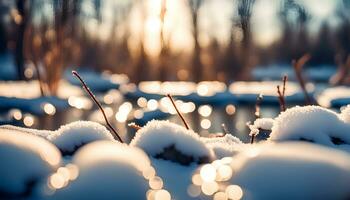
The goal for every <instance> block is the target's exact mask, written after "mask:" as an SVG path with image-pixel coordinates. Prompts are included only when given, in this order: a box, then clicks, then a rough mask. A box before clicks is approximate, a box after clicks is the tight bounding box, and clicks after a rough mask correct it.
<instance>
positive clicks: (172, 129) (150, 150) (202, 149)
mask: <svg viewBox="0 0 350 200" xmlns="http://www.w3.org/2000/svg"><path fill="white" fill-rule="evenodd" d="M130 145H131V146H136V147H139V148H141V149H143V150H144V151H145V152H146V153H147V154H148V155H150V156H153V157H156V158H157V157H161V158H163V157H162V154H167V149H168V150H169V149H170V150H174V151H177V152H179V153H180V154H181V156H184V157H189V159H190V160H192V159H193V162H201V160H202V159H211V158H212V157H213V152H212V151H211V150H210V149H209V148H208V147H207V146H206V145H205V144H204V143H203V142H202V141H201V139H200V137H199V136H198V134H196V133H195V132H193V131H192V130H187V129H186V128H184V127H182V126H180V125H177V124H174V123H170V122H168V121H157V120H152V121H150V122H148V123H147V124H146V126H144V127H143V128H142V129H140V130H138V131H137V132H136V135H135V137H134V138H133V139H132V141H131V142H130ZM181 156H180V157H181ZM187 164H188V163H187Z"/></svg>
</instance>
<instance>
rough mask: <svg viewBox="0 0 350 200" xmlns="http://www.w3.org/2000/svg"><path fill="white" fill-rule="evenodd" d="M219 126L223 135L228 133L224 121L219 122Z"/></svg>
mask: <svg viewBox="0 0 350 200" xmlns="http://www.w3.org/2000/svg"><path fill="white" fill-rule="evenodd" d="M221 128H222V132H223V133H224V135H227V134H230V132H229V131H228V130H227V127H226V125H225V124H224V123H222V124H221Z"/></svg>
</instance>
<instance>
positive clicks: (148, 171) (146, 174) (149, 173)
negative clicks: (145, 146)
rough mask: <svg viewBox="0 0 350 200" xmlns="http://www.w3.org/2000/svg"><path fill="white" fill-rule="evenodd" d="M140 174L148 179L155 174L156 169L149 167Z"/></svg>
mask: <svg viewBox="0 0 350 200" xmlns="http://www.w3.org/2000/svg"><path fill="white" fill-rule="evenodd" d="M142 175H143V177H145V179H147V180H149V179H151V178H153V177H154V176H155V175H156V170H154V168H153V167H149V168H147V169H146V170H144V171H143V172H142Z"/></svg>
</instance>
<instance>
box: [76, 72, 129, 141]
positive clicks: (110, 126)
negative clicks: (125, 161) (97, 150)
mask: <svg viewBox="0 0 350 200" xmlns="http://www.w3.org/2000/svg"><path fill="white" fill-rule="evenodd" d="M72 74H73V75H74V76H75V77H77V78H78V79H79V81H80V82H81V84H82V86H83V88H84V89H85V91H86V92H87V93H88V94H89V96H90V97H91V99H92V100H93V101H94V102H95V103H96V105H97V106H98V108H99V109H100V111H101V112H102V115H103V118H104V119H105V121H106V124H107V126H108V127H109V128H110V129H111V130H112V132H113V133H114V135H115V136H116V137H117V138H118V140H119V141H120V142H122V143H123V140H122V138H121V137H120V136H119V134H118V133H117V131H116V130H115V129H114V128H113V126H112V125H111V124H110V123H109V121H108V118H107V116H106V113H105V111H104V110H103V108H102V105H101V104H100V102H98V100H97V99H96V97H95V95H94V94H93V93H92V92H91V90H90V89H89V87H88V86H87V85H86V83H85V81H84V80H83V79H82V78H81V76H80V75H79V74H78V72H76V71H72Z"/></svg>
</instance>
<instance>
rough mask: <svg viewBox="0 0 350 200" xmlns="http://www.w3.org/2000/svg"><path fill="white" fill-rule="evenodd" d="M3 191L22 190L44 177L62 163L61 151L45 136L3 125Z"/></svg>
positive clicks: (0, 157)
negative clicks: (7, 127) (5, 127)
mask: <svg viewBox="0 0 350 200" xmlns="http://www.w3.org/2000/svg"><path fill="white" fill-rule="evenodd" d="M0 160H1V164H0V180H1V181H0V191H5V192H8V193H12V194H21V193H23V192H25V191H26V189H27V188H26V187H27V184H28V183H29V182H30V181H39V182H40V181H45V179H46V177H47V176H48V175H49V174H50V173H51V172H53V171H54V170H56V168H57V167H58V166H59V165H60V163H61V154H60V151H59V150H58V149H57V148H56V147H55V146H54V145H53V144H51V143H50V142H49V141H47V140H45V139H44V138H41V137H38V136H35V135H30V134H26V133H22V132H19V131H13V130H10V129H0Z"/></svg>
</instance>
